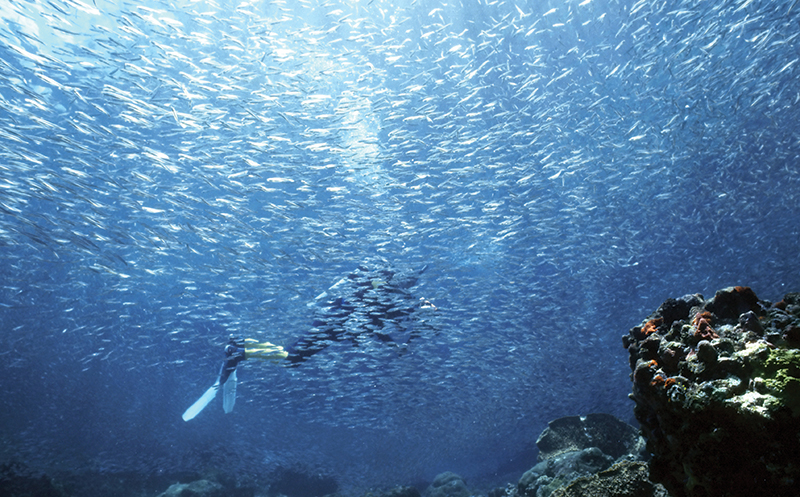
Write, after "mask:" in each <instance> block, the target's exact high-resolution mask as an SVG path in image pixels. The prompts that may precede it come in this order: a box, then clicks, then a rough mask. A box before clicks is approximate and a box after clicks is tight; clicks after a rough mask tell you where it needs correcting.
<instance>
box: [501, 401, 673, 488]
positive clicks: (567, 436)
mask: <svg viewBox="0 0 800 497" xmlns="http://www.w3.org/2000/svg"><path fill="white" fill-rule="evenodd" d="M536 445H537V447H538V448H539V457H538V459H539V463H538V464H536V465H535V466H534V467H533V468H531V469H530V470H528V471H526V472H525V474H523V475H522V478H520V480H519V483H517V485H516V486H514V485H510V486H509V487H507V488H505V489H502V488H499V489H495V490H494V491H492V492H490V493H489V497H548V496H556V495H561V496H570V497H577V496H603V495H609V496H610V495H615V496H619V497H624V496H628V495H630V496H631V497H633V496H635V497H648V496H653V497H658V496H664V495H666V491H665V490H664V489H663V487H661V486H660V485H654V484H653V483H651V482H650V480H649V479H648V472H647V466H646V465H645V463H643V462H641V459H642V458H643V457H645V455H646V454H644V452H643V449H644V440H643V439H642V438H641V437H640V436H639V433H638V430H636V428H634V427H633V426H630V425H629V424H627V423H625V422H623V421H620V420H619V419H617V418H615V417H614V416H611V415H609V414H589V415H587V416H568V417H564V418H559V419H556V420H554V421H551V422H550V423H548V426H547V428H545V429H544V431H543V432H542V433H541V435H539V438H538V440H537V441H536Z"/></svg>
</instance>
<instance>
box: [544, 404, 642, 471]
mask: <svg viewBox="0 0 800 497" xmlns="http://www.w3.org/2000/svg"><path fill="white" fill-rule="evenodd" d="M536 446H537V447H538V448H539V461H544V460H547V459H550V458H552V457H555V456H557V455H559V454H562V453H564V452H571V451H575V450H581V449H587V448H589V447H597V448H598V449H600V450H601V451H602V452H603V453H604V454H607V455H609V456H611V457H613V458H614V459H617V458H619V457H622V456H623V455H624V454H630V453H633V452H636V451H638V450H639V448H640V446H641V441H640V437H639V431H638V430H637V429H636V428H634V427H633V426H631V425H629V424H628V423H625V422H624V421H621V420H619V419H617V418H615V417H614V416H612V415H610V414H604V413H594V414H588V415H586V416H567V417H563V418H558V419H556V420H554V421H550V422H549V423H548V424H547V428H545V429H544V431H543V432H542V433H541V435H539V438H538V439H537V440H536Z"/></svg>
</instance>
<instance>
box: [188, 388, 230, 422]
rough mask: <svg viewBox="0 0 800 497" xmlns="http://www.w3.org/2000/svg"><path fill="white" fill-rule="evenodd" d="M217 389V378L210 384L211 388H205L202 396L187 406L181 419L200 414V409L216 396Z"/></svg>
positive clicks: (191, 417)
mask: <svg viewBox="0 0 800 497" xmlns="http://www.w3.org/2000/svg"><path fill="white" fill-rule="evenodd" d="M218 390H219V380H217V382H216V383H214V384H213V385H212V386H211V388H209V389H208V390H206V393H204V394H203V396H202V397H200V398H199V399H197V402H195V403H194V404H192V405H191V406H190V407H189V409H186V412H184V413H183V416H182V417H183V420H184V421H189V420H190V419H193V418H194V417H195V416H197V415H198V414H200V411H202V410H203V409H205V407H206V406H207V405H208V404H209V402H211V401H212V400H214V397H216V396H217V391H218ZM234 390H235V388H234Z"/></svg>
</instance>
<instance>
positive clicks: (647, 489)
mask: <svg viewBox="0 0 800 497" xmlns="http://www.w3.org/2000/svg"><path fill="white" fill-rule="evenodd" d="M645 496H653V497H669V495H668V494H667V491H666V489H665V488H664V487H663V486H661V485H659V484H654V483H652V482H651V481H650V479H649V478H648V470H647V463H643V462H640V461H620V462H619V463H617V464H615V465H614V466H612V467H611V468H609V469H607V470H605V471H601V472H599V473H597V474H595V475H591V476H582V477H580V478H577V479H576V480H575V481H573V482H572V483H570V484H569V485H567V486H565V487H562V488H559V489H557V490H555V491H554V492H553V493H551V494H550V497H645Z"/></svg>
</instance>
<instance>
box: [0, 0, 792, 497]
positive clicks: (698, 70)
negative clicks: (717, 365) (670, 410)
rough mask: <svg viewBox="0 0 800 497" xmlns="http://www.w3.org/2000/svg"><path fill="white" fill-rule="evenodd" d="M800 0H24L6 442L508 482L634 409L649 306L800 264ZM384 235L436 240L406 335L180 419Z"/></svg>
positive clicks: (10, 220) (0, 39) (8, 107)
mask: <svg viewBox="0 0 800 497" xmlns="http://www.w3.org/2000/svg"><path fill="white" fill-rule="evenodd" d="M795 3H796V2H793V1H785V2H784V1H759V0H752V1H750V0H743V1H723V2H704V3H699V4H698V3H696V2H679V3H676V2H673V3H670V2H666V3H664V2H651V1H644V0H642V1H639V2H635V3H629V2H615V1H604V0H592V1H583V2H577V1H573V2H556V1H553V2H528V3H526V2H522V1H520V2H516V3H513V2H486V1H476V2H460V3H459V2H451V3H447V4H443V3H441V2H434V1H416V2H398V3H397V4H393V3H391V2H384V1H381V0H374V1H370V2H343V3H337V2H325V3H323V2H318V1H316V0H308V1H304V2H279V1H276V2H251V3H248V2H244V3H239V2H227V1H216V2H215V1H184V0H178V1H175V2H166V1H165V2H158V1H152V2H151V1H148V2H141V3H136V2H128V1H125V0H117V1H113V2H112V1H104V0H96V1H94V2H92V1H90V0H68V1H60V0H52V1H30V2H22V1H8V2H6V3H5V4H3V6H2V7H0V109H1V110H0V157H2V160H1V161H0V258H1V259H2V263H0V276H1V277H0V323H2V325H1V326H0V333H2V340H0V357H2V360H3V362H2V378H3V380H2V383H0V385H2V386H1V387H0V406H2V407H1V408H0V418H1V420H2V421H1V422H0V431H1V432H2V441H3V443H2V444H1V445H0V456H1V457H2V459H3V460H17V461H22V462H24V463H25V464H27V465H29V466H31V467H36V468H42V469H43V470H78V469H81V470H84V469H91V470H96V471H103V472H115V471H119V472H121V471H132V472H140V473H141V474H143V475H157V474H168V473H175V472H180V471H194V472H198V473H201V472H203V471H212V470H216V471H222V472H225V473H226V474H229V475H235V478H237V479H240V480H241V481H243V482H246V481H251V480H257V479H259V478H264V475H268V474H269V473H270V471H273V470H275V469H276V468H285V467H302V468H306V469H307V470H308V471H311V472H317V473H322V474H330V475H333V476H334V477H335V478H336V479H337V480H338V481H339V482H340V485H341V486H342V488H351V489H363V488H368V487H371V486H388V485H396V484H410V483H419V482H426V481H430V480H431V479H432V478H433V476H435V475H436V474H437V473H439V472H441V471H445V470H450V471H455V472H457V473H460V474H461V475H462V476H464V477H465V478H466V479H467V482H468V483H470V482H472V484H474V485H476V486H478V485H483V486H484V487H489V486H491V485H502V484H505V483H506V482H507V481H515V479H516V478H518V477H519V475H521V473H522V472H523V471H524V470H525V469H527V468H528V467H530V466H532V465H533V464H534V463H535V456H536V451H535V440H536V437H537V436H538V434H539V433H540V432H541V430H542V429H543V428H544V427H545V426H546V424H547V422H548V421H549V420H552V419H554V418H557V417H560V416H565V415H576V414H587V413H591V412H606V413H611V414H613V415H616V416H618V417H620V418H621V419H623V420H626V421H631V422H632V421H633V419H632V412H631V408H632V403H631V402H630V401H629V400H628V399H627V393H628V392H629V390H630V383H629V379H628V372H629V370H628V366H627V357H626V354H625V350H624V349H623V348H622V346H621V340H620V336H621V335H622V334H624V333H625V332H627V330H628V329H629V328H630V327H631V326H634V325H637V324H638V323H639V322H640V321H641V320H642V319H643V318H644V317H645V316H646V315H647V314H649V313H650V312H651V311H652V310H654V309H655V308H656V307H657V306H658V305H659V304H660V303H661V302H662V301H663V300H664V299H665V298H668V297H676V296H680V295H683V294H686V293H703V294H705V295H706V296H710V295H712V294H713V292H714V291H715V290H717V289H719V288H723V287H726V286H730V285H748V286H751V287H752V288H753V289H754V290H755V291H756V293H757V294H758V295H759V297H761V298H765V299H770V300H778V299H779V298H780V297H781V296H782V295H783V293H784V292H787V291H794V290H797V288H798V283H800V281H799V280H800V276H799V275H798V272H797V270H796V267H795V265H796V263H797V254H798V226H799V225H800V224H799V223H798V219H799V218H800V203H799V202H798V197H797V192H798V191H800V190H798V187H799V186H800V185H798V182H799V179H800V175H799V174H798V169H797V160H798V153H800V135H798V132H797V129H796V123H797V122H798V118H799V117H800V116H798V110H797V109H798V101H800V85H798V83H797V81H798V70H800V64H798V63H797V62H798V60H799V59H800V41H798V40H800V38H799V37H798V34H800V27H799V26H798V20H800V17H799V15H800V14H798V12H799V10H798V8H797V6H796V5H795ZM365 261H370V263H373V264H383V265H385V266H386V267H391V268H400V269H405V270H413V269H415V268H421V267H424V266H426V265H427V270H426V271H425V272H424V273H423V274H422V275H421V276H420V278H419V281H418V284H417V285H416V286H414V287H413V288H411V289H410V292H411V294H412V295H413V297H414V298H415V299H417V298H424V299H427V300H428V301H430V302H431V303H432V304H433V305H435V306H436V309H437V310H436V311H435V312H434V313H432V314H430V315H428V317H426V318H425V319H427V320H428V321H429V322H428V325H430V326H429V327H426V331H425V332H424V333H421V335H420V336H419V338H417V339H414V340H412V341H411V342H410V343H409V344H408V347H407V352H406V353H405V354H402V355H401V354H398V353H397V350H396V348H394V347H391V346H389V345H387V344H385V343H383V342H382V341H381V340H379V339H375V338H374V337H371V336H370V334H369V333H370V332H369V331H364V330H355V332H356V333H361V337H362V339H363V340H362V341H361V342H360V345H359V347H352V346H351V345H350V344H347V343H337V344H334V345H332V346H330V347H328V348H327V349H326V350H324V351H322V352H320V353H318V354H316V355H315V356H314V357H313V358H311V359H310V360H309V361H307V362H305V363H303V364H302V365H301V366H300V367H297V368H291V369H290V368H284V367H281V366H275V365H271V364H264V363H257V362H245V363H243V364H242V365H241V366H240V368H239V371H238V377H239V389H238V390H239V391H238V400H237V404H236V407H235V409H234V411H233V412H232V413H230V414H224V413H223V411H222V406H221V400H220V399H216V402H214V403H212V404H211V405H210V406H209V407H207V408H206V409H205V410H204V411H203V412H202V413H200V415H198V417H197V418H195V419H193V420H191V421H190V422H184V421H183V420H182V419H181V414H182V413H183V411H184V410H185V409H186V408H187V407H188V406H189V405H191V404H192V403H193V402H194V401H195V400H196V399H197V398H198V397H199V396H200V395H202V393H203V392H204V391H205V390H206V389H207V388H208V387H209V386H211V384H212V383H213V381H214V379H215V378H216V376H217V374H218V371H219V367H220V364H221V362H222V360H223V354H222V347H223V346H224V344H225V343H226V341H227V338H228V335H229V334H236V335H239V336H246V337H253V338H257V339H260V340H268V341H271V342H273V343H276V344H280V345H290V344H292V343H294V342H295V341H296V340H297V339H298V338H300V337H303V336H306V335H307V333H309V330H310V329H311V328H312V324H313V321H314V312H315V308H314V306H315V302H316V300H315V298H316V297H317V296H318V295H319V294H320V293H321V292H323V291H325V290H326V289H328V288H329V287H331V285H333V284H334V283H336V282H337V281H338V280H340V279H341V278H343V277H346V276H347V275H348V274H350V273H351V272H352V271H354V270H355V269H356V268H357V267H358V266H359V265H360V264H363V263H365ZM309 304H311V305H309Z"/></svg>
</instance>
